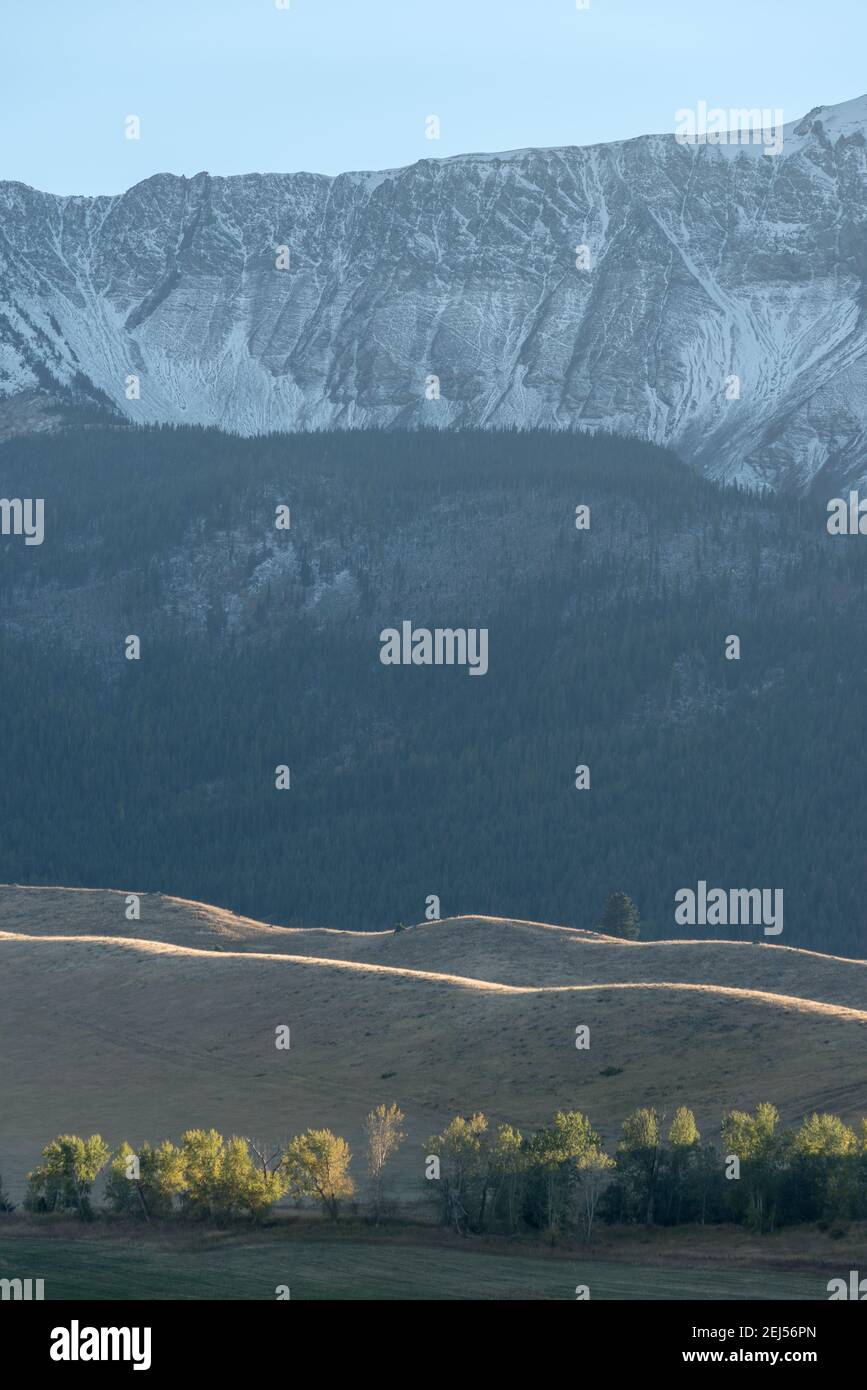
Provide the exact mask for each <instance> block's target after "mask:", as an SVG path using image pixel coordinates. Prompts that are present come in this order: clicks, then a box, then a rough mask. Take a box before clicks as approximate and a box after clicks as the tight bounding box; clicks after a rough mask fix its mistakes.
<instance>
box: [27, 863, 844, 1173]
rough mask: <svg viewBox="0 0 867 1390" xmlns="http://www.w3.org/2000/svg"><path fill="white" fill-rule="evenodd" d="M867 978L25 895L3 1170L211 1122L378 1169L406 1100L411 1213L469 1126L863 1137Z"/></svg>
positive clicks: (703, 946) (593, 945)
mask: <svg viewBox="0 0 867 1390" xmlns="http://www.w3.org/2000/svg"><path fill="white" fill-rule="evenodd" d="M865 971H867V962H863V961H852V960H846V959H838V958H834V957H827V956H820V955H817V954H815V953H813V952H809V951H800V950H795V949H792V948H787V947H780V946H775V945H765V944H762V945H751V944H749V943H742V942H707V941H696V942H677V943H675V942H653V943H646V944H644V943H626V942H621V941H616V940H613V939H612V938H608V937H604V936H599V935H596V934H594V933H591V932H582V931H576V930H571V929H564V928H558V927H553V926H548V925H545V924H542V923H534V922H518V921H507V920H499V919H491V918H477V917H464V918H458V919H452V920H447V921H443V922H438V923H425V924H422V925H419V926H416V927H412V928H409V929H407V930H405V931H404V932H401V933H400V934H398V935H394V934H392V933H390V932H362V933H356V932H351V931H331V930H324V929H318V930H292V929H286V928H279V927H270V926H268V925H267V924H264V923H259V922H255V921H251V920H249V919H246V918H240V917H236V916H235V915H234V914H232V913H230V912H226V911H223V910H220V909H218V908H212V907H208V906H206V905H204V904H201V903H193V902H185V901H183V900H181V899H178V898H164V897H159V896H157V895H147V896H145V897H143V898H142V916H141V920H140V921H139V922H129V921H127V920H126V918H125V916H124V894H122V893H118V892H111V891H99V890H69V889H62V888H21V887H14V886H10V887H5V888H2V889H0V1055H2V1057H3V1106H2V1121H0V1125H2V1128H0V1170H2V1171H3V1174H4V1177H5V1179H6V1182H7V1185H8V1186H9V1187H10V1189H11V1190H12V1193H13V1196H15V1197H16V1198H18V1197H20V1195H21V1192H22V1186H23V1177H24V1174H25V1172H26V1170H27V1169H28V1168H29V1167H30V1166H32V1164H33V1162H34V1161H35V1159H36V1157H37V1155H38V1153H39V1151H40V1149H41V1147H42V1145H43V1144H44V1143H45V1142H46V1140H47V1139H49V1138H51V1137H53V1136H54V1135H55V1134H57V1133H59V1132H61V1131H64V1130H72V1131H75V1132H79V1133H82V1132H88V1133H90V1132H93V1131H99V1132H101V1133H102V1134H103V1136H104V1137H105V1138H106V1139H107V1140H108V1141H109V1142H110V1143H116V1142H118V1141H119V1140H120V1139H122V1138H127V1139H129V1140H130V1141H131V1142H132V1143H133V1144H137V1143H140V1142H141V1141H142V1140H144V1139H159V1138H162V1137H166V1136H168V1137H174V1138H177V1137H179V1135H180V1133H181V1132H182V1131H183V1130H184V1129H186V1128H188V1127H191V1126H197V1125H204V1126H210V1125H214V1126H216V1127H217V1128H219V1129H221V1130H223V1131H226V1132H240V1133H245V1134H248V1135H252V1136H259V1137H263V1138H267V1139H273V1140H282V1139H284V1138H285V1137H286V1136H287V1135H289V1134H291V1133H295V1132H297V1131H299V1130H301V1129H304V1128H306V1127H307V1126H308V1125H328V1126H330V1127H331V1128H333V1129H335V1130H336V1131H337V1132H339V1133H342V1134H345V1135H346V1137H347V1138H348V1139H349V1141H350V1144H351V1146H352V1147H353V1149H354V1150H358V1149H360V1146H361V1141H362V1123H363V1119H364V1115H365V1114H366V1112H367V1111H368V1109H370V1107H371V1106H372V1105H374V1104H376V1103H378V1102H379V1101H381V1100H388V1101H390V1100H396V1101H397V1102H398V1103H399V1104H400V1105H401V1107H402V1109H403V1110H404V1112H405V1114H406V1117H407V1130H408V1135H409V1139H408V1142H407V1144H406V1145H405V1146H404V1149H403V1150H402V1152H401V1154H400V1157H399V1167H398V1169H397V1170H396V1181H397V1184H398V1187H399V1189H400V1190H401V1192H402V1194H403V1196H404V1197H406V1198H409V1197H411V1196H413V1195H417V1194H418V1192H419V1190H420V1179H421V1175H422V1165H423V1157H424V1154H425V1152H426V1143H425V1141H426V1139H427V1137H428V1135H429V1134H431V1133H432V1132H433V1131H435V1130H436V1129H437V1128H439V1127H440V1126H441V1125H442V1123H443V1122H444V1121H445V1120H447V1119H448V1118H450V1117H451V1115H453V1114H454V1113H457V1112H462V1113H469V1112H471V1111H473V1110H477V1109H481V1110H484V1111H485V1112H486V1113H488V1114H489V1115H490V1116H491V1117H492V1118H494V1119H496V1120H505V1119H508V1120H510V1121H512V1122H513V1123H515V1124H517V1125H518V1126H520V1127H522V1128H531V1127H533V1126H536V1125H539V1124H541V1123H543V1122H545V1121H546V1120H547V1119H548V1118H549V1117H550V1115H551V1113H552V1112H553V1111H554V1110H555V1109H557V1108H580V1109H582V1110H586V1111H587V1112H589V1114H590V1116H591V1118H592V1119H593V1121H594V1123H595V1124H596V1126H597V1127H598V1128H600V1129H601V1130H602V1131H603V1133H604V1135H605V1137H606V1138H607V1139H608V1140H609V1141H610V1142H613V1141H614V1140H616V1137H617V1133H618V1131H619V1126H620V1123H621V1121H622V1119H623V1117H624V1116H625V1115H626V1114H627V1112H628V1111H629V1110H630V1109H632V1108H634V1107H635V1106H637V1105H641V1104H653V1105H655V1106H657V1108H659V1109H661V1110H665V1111H666V1112H667V1113H668V1114H669V1115H671V1114H672V1113H673V1111H674V1109H675V1108H676V1106H677V1105H679V1104H688V1105H690V1106H692V1107H693V1108H694V1110H695V1112H696V1116H697V1119H698V1121H699V1124H700V1126H701V1127H702V1129H703V1130H706V1131H707V1132H708V1133H710V1132H714V1133H715V1132H716V1130H717V1128H718V1125H719V1120H720V1116H721V1112H722V1110H723V1109H725V1108H729V1107H735V1106H737V1107H740V1106H744V1107H752V1106H753V1105H755V1104H756V1102H758V1101H760V1100H763V1099H770V1100H773V1101H774V1102H775V1103H776V1104H777V1105H778V1106H779V1108H780V1111H781V1114H782V1118H783V1120H784V1121H791V1120H794V1119H796V1118H798V1117H799V1116H800V1115H801V1114H802V1113H803V1112H805V1111H810V1110H812V1109H814V1108H818V1109H822V1110H824V1109H831V1110H834V1111H835V1112H836V1113H838V1114H840V1115H841V1116H842V1117H843V1118H844V1119H850V1120H852V1119H854V1118H856V1117H857V1116H858V1115H859V1114H863V1113H864V1112H865V1111H867V1069H865V1067H864V1065H863V1058H864V1050H865V1045H867V1003H865V1001H867V992H865V988H864V984H865V979H867V976H865ZM283 1024H288V1025H289V1027H290V1028H291V1037H292V1045H291V1049H290V1050H289V1051H278V1050H277V1049H276V1047H275V1029H276V1028H277V1027H278V1026H279V1025H283ZM578 1024H588V1025H589V1026H590V1030H591V1033H590V1037H591V1046H590V1049H589V1051H578V1050H576V1048H575V1046H574V1037H575V1028H576V1026H577V1025H578ZM605 1073H608V1074H605Z"/></svg>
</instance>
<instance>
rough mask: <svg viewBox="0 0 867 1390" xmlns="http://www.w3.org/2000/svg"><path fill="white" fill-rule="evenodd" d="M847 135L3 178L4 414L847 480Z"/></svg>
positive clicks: (857, 107)
mask: <svg viewBox="0 0 867 1390" xmlns="http://www.w3.org/2000/svg"><path fill="white" fill-rule="evenodd" d="M865 134H867V97H863V98H861V99H859V100H857V101H853V102H848V103H845V104H844V105H842V106H836V107H818V108H816V110H814V111H812V112H811V113H810V114H809V115H808V116H806V117H805V118H804V119H803V120H801V121H798V122H796V123H793V124H791V125H788V126H786V127H785V130H784V139H783V147H782V150H781V151H780V152H779V153H777V154H771V153H769V152H768V151H767V149H766V147H765V146H763V145H761V144H710V143H686V144H684V143H680V142H679V141H678V139H676V138H675V136H674V135H673V134H672V135H650V136H645V137H642V138H639V139H635V140H628V141H622V142H619V143H616V144H609V145H602V146H594V147H590V148H573V147H569V148H564V149H540V150H537V149H530V150H519V151H514V152H510V153H506V154H493V155H478V154H475V155H473V154H470V155H465V156H460V157H456V158H451V159H443V160H434V159H425V160H421V161H419V163H417V164H414V165H412V166H410V167H409V168H406V169H397V170H389V171H387V172H384V173H375V174H369V173H368V174H358V173H349V174H343V175H340V176H339V177H337V178H327V177H324V176H319V175H314V174H306V173H300V174H262V175H260V174H250V175H245V176H241V177H233V178H215V177H211V176H210V175H208V174H204V173H202V174H197V175H196V176H195V177H194V178H192V179H187V178H179V177H175V176H173V175H169V174H160V175H157V176H155V177H153V178H149V179H146V180H145V181H144V182H143V183H139V184H137V185H136V186H135V187H133V188H131V189H130V190H129V191H128V192H127V193H124V194H123V195H121V196H116V197H57V196H54V195H50V194H47V193H40V192H36V191H34V190H33V189H31V188H28V187H26V186H24V185H22V184H18V183H0V397H2V398H3V399H4V400H5V401H6V402H7V409H14V408H15V402H16V400H17V401H18V402H19V403H20V401H21V400H25V399H26V400H31V401H32V400H33V399H34V398H37V397H39V396H40V395H43V396H44V397H45V398H46V399H53V400H56V399H57V398H61V399H65V400H79V401H80V400H87V399H90V400H98V401H101V402H103V403H106V402H111V403H112V404H113V405H114V407H116V408H117V409H118V410H119V411H121V412H122V413H123V414H125V415H126V416H128V417H130V418H131V419H134V420H138V421H172V422H185V423H189V424H193V423H201V424H216V425H219V426H220V427H222V428H224V429H227V430H232V431H237V432H240V433H244V434H251V433H255V432H258V431H263V430H289V429H299V428H328V427H343V426H362V425H389V424H397V425H414V424H434V425H449V424H455V423H467V424H486V425H507V424H516V425H520V426H531V425H554V426H563V427H570V428H576V427H577V428H593V427H604V428H609V429H615V430H619V431H629V432H634V433H637V434H640V435H643V436H646V437H647V438H649V439H652V440H654V441H657V442H660V443H667V444H672V445H674V446H675V447H676V448H677V449H679V451H680V452H681V454H682V455H683V456H684V457H685V458H686V459H688V460H690V461H692V462H693V463H695V464H696V465H697V466H699V467H701V468H703V469H704V470H705V471H706V472H708V473H710V474H712V475H713V476H724V477H730V478H737V479H739V480H741V481H743V482H746V483H748V484H753V485H755V484H761V483H767V484H770V485H774V486H776V485H787V486H795V487H803V486H805V485H807V484H808V483H809V482H810V481H811V480H812V479H814V478H815V476H816V474H817V473H819V471H820V470H822V469H823V468H827V469H828V470H829V471H831V472H833V473H834V474H835V475H838V476H841V477H845V478H847V479H861V478H864V477H865V476H867V313H865V307H867V142H865ZM582 248H583V249H582ZM434 379H436V380H434ZM137 393H138V395H137ZM437 393H439V394H438V395H437Z"/></svg>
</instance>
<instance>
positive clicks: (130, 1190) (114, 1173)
mask: <svg viewBox="0 0 867 1390" xmlns="http://www.w3.org/2000/svg"><path fill="white" fill-rule="evenodd" d="M403 1124H404V1116H403V1114H402V1113H401V1111H400V1110H399V1108H398V1107H397V1105H379V1106H377V1107H376V1109H374V1110H372V1111H371V1112H370V1114H369V1115H368V1117H367V1120H366V1124H365V1129H366V1136H367V1145H366V1196H367V1211H368V1213H369V1215H370V1216H371V1218H372V1219H373V1220H374V1221H376V1222H378V1221H379V1220H380V1219H381V1218H382V1216H383V1215H384V1214H385V1213H386V1212H388V1211H389V1210H391V1209H393V1203H392V1202H391V1201H390V1199H389V1195H388V1191H387V1185H386V1178H387V1172H386V1170H387V1167H388V1165H389V1163H390V1161H391V1160H392V1159H393V1157H394V1155H395V1154H396V1152H397V1150H398V1149H399V1148H400V1145H401V1144H402V1143H403V1141H404V1139H405V1137H406V1135H405V1132H404V1129H403ZM721 1141H722V1142H721V1144H719V1143H713V1142H707V1141H703V1140H702V1136H701V1134H700V1133H699V1129H698V1126H697V1124H696V1121H695V1116H694V1115H693V1112H692V1111H691V1110H689V1109H687V1108H686V1107H685V1106H681V1107H679V1108H678V1109H677V1110H676V1111H675V1113H674V1115H673V1117H672V1119H671V1121H670V1123H668V1124H666V1116H665V1115H664V1114H662V1115H660V1114H658V1113H657V1111H656V1110H655V1109H653V1108H651V1107H644V1108H641V1109H638V1110H634V1111H632V1113H631V1114H630V1115H628V1116H627V1117H626V1119H625V1120H624V1122H623V1127H622V1133H621V1137H620V1140H619V1142H618V1144H617V1147H616V1151H615V1153H614V1154H613V1155H612V1154H609V1153H607V1152H606V1150H605V1147H604V1144H603V1141H602V1137H601V1136H600V1134H599V1133H597V1131H596V1130H595V1129H594V1128H593V1126H592V1124H591V1122H590V1120H589V1118H588V1117H587V1116H586V1115H584V1114H582V1113H581V1112H580V1111H578V1110H573V1111H558V1112H557V1114H556V1115H555V1116H554V1118H553V1120H552V1122H551V1124H550V1125H546V1126H544V1127H543V1128H541V1129H537V1130H536V1131H535V1132H534V1133H532V1134H530V1135H528V1136H524V1135H522V1134H521V1133H520V1131H519V1130H517V1129H515V1128H514V1127H513V1126H512V1125H509V1124H501V1125H499V1126H498V1127H496V1128H493V1127H491V1126H490V1125H489V1123H488V1120H487V1118H486V1117H485V1116H484V1115H482V1114H475V1115H472V1116H462V1115H458V1116H456V1117H455V1118H454V1119H453V1120H451V1121H450V1122H449V1124H448V1125H446V1127H445V1129H443V1131H442V1132H441V1133H440V1134H437V1135H434V1136H433V1137H432V1138H430V1139H429V1140H428V1141H427V1150H426V1154H425V1157H424V1178H425V1189H426V1191H427V1194H428V1195H429V1196H430V1197H432V1198H433V1199H434V1200H435V1201H436V1202H437V1204H438V1206H439V1209H440V1215H441V1218H442V1221H443V1224H444V1225H446V1226H449V1227H452V1228H454V1229H455V1230H456V1231H458V1232H460V1233H461V1234H465V1233H467V1232H470V1231H474V1232H485V1231H491V1230H506V1231H510V1232H514V1231H519V1230H522V1229H531V1230H533V1229H535V1230H543V1231H546V1232H548V1233H550V1234H551V1235H555V1234H566V1233H569V1232H571V1231H576V1230H577V1231H580V1232H581V1233H582V1234H583V1236H584V1237H585V1239H587V1240H589V1239H590V1237H591V1234H592V1231H593V1226H594V1222H595V1221H596V1219H597V1216H598V1217H601V1218H602V1219H603V1220H605V1221H610V1222H626V1223H629V1222H641V1223H645V1224H648V1225H650V1224H658V1225H672V1224H676V1223H689V1222H696V1223H702V1224H703V1223H705V1222H719V1221H737V1222H740V1223H742V1224H744V1225H746V1226H748V1227H749V1228H750V1229H753V1230H757V1231H769V1230H773V1229H774V1227H775V1226H778V1225H784V1224H789V1223H793V1222H798V1221H827V1222H835V1221H846V1220H850V1219H867V1118H865V1119H862V1121H861V1123H860V1126H859V1127H858V1128H857V1129H854V1128H852V1127H851V1126H849V1125H847V1124H845V1123H844V1122H843V1121H842V1120H841V1119H840V1118H839V1117H838V1116H836V1115H830V1114H821V1115H820V1114H812V1115H809V1116H805V1117H804V1119H803V1120H802V1122H801V1124H800V1126H799V1127H798V1128H797V1129H781V1128H780V1126H779V1115H778V1112H777V1110H776V1108H775V1107H774V1106H773V1105H771V1104H769V1103H767V1102H764V1103H762V1104H761V1105H758V1106H757V1107H756V1110H755V1113H753V1114H750V1113H749V1112H747V1111H741V1110H732V1111H730V1112H728V1113H727V1114H726V1115H725V1116H724V1117H723V1122H722V1130H721ZM42 1159H43V1161H42V1163H41V1164H39V1166H38V1167H36V1168H35V1169H34V1170H33V1172H32V1173H29V1174H28V1179H27V1195H26V1198H25V1203H24V1205H25V1207H26V1209H27V1210H29V1211H33V1212H56V1211H72V1212H75V1213H77V1215H79V1216H80V1217H81V1218H83V1219H89V1218H90V1217H91V1216H92V1215H93V1207H92V1201H91V1194H92V1189H93V1186H94V1183H95V1182H96V1180H97V1178H98V1177H99V1176H100V1174H102V1173H103V1172H104V1170H105V1169H106V1168H107V1169H108V1171H107V1177H106V1182H105V1201H106V1203H107V1205H108V1208H109V1209H110V1210H111V1211H113V1212H116V1213H118V1214H121V1215H126V1216H133V1217H140V1218H142V1219H144V1220H147V1221H151V1220H161V1219H165V1218H168V1217H170V1216H172V1215H174V1214H180V1215H184V1216H188V1217H190V1218H206V1219H211V1220H218V1221H219V1220H226V1219H229V1218H232V1217H248V1218H253V1219H254V1220H256V1219H259V1218H261V1217H262V1216H264V1215H265V1214H266V1213H267V1212H268V1211H270V1210H271V1208H272V1207H273V1206H274V1205H275V1204H276V1203H277V1202H278V1201H280V1200H281V1199H282V1198H284V1197H289V1198H291V1199H294V1200H296V1201H304V1200H311V1201H313V1202H315V1203H318V1204H319V1205H320V1206H321V1207H322V1209H323V1211H324V1212H325V1213H326V1214H327V1215H328V1216H329V1217H330V1218H331V1219H332V1220H336V1219H337V1216H338V1214H339V1212H340V1208H341V1205H342V1204H343V1203H345V1202H346V1201H347V1200H349V1199H351V1198H353V1197H355V1195H356V1184H355V1181H354V1179H353V1177H352V1175H351V1173H350V1162H351V1154H350V1150H349V1145H348V1144H347V1142H346V1140H345V1139H342V1138H341V1137H340V1136H339V1135H336V1134H333V1133H332V1132H331V1130H328V1129H308V1130H306V1131H305V1133H303V1134H299V1135H296V1136H295V1138H293V1139H292V1140H291V1141H290V1142H289V1143H287V1144H286V1145H285V1146H280V1145H276V1146H267V1145H265V1144H262V1143H259V1142H257V1141H255V1140H251V1139H248V1138H241V1137H238V1136H232V1137H231V1138H228V1139H227V1138H224V1137H223V1135H221V1134H219V1133H218V1132H217V1131H216V1130H213V1129H211V1130H202V1129H194V1130H188V1131H187V1133H186V1134H185V1135H184V1136H183V1138H182V1139H181V1142H180V1144H177V1145H176V1144H174V1143H172V1142H171V1141H170V1140H168V1139H166V1140H164V1141H163V1142H162V1143H161V1144H158V1145H156V1146H155V1147H154V1146H152V1145H150V1144H148V1143H145V1144H142V1145H141V1146H140V1147H139V1148H138V1150H135V1149H133V1147H132V1146H131V1145H130V1144H128V1143H127V1142H124V1143H122V1144H121V1145H120V1147H119V1148H118V1149H117V1150H116V1151H115V1152H114V1153H112V1152H111V1150H110V1149H109V1147H108V1145H107V1144H106V1143H105V1141H104V1140H103V1139H102V1138H101V1137H100V1136H99V1135H98V1134H96V1135H92V1136H91V1137H90V1138H89V1139H82V1138H79V1137H78V1136H76V1135H70V1134H64V1135H61V1136H60V1137H59V1138H57V1139H54V1140H52V1142H51V1143H50V1144H47V1145H46V1147H45V1149H44V1150H43V1153H42ZM11 1209H12V1207H11V1203H10V1202H9V1201H8V1198H6V1197H5V1196H4V1194H3V1191H2V1183H0V1211H2V1210H7V1211H8V1210H11Z"/></svg>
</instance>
